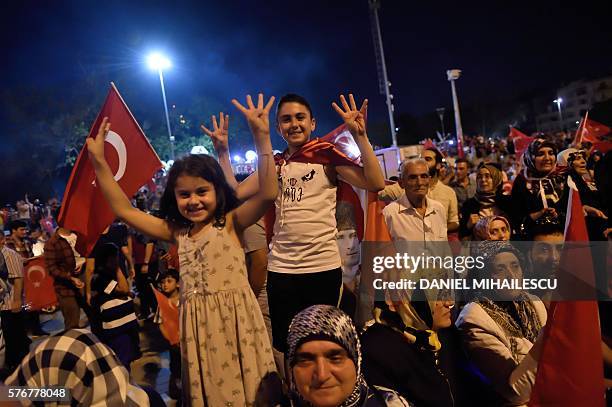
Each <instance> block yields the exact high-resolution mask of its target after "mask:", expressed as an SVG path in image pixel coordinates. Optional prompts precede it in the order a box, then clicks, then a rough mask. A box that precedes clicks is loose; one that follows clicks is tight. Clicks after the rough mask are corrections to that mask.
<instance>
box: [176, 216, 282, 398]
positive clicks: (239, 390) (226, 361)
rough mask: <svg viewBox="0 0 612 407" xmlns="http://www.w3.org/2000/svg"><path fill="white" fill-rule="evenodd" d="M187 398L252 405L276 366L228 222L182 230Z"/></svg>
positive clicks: (182, 324)
mask: <svg viewBox="0 0 612 407" xmlns="http://www.w3.org/2000/svg"><path fill="white" fill-rule="evenodd" d="M178 247H179V260H180V293H181V307H180V315H179V321H180V331H181V335H180V337H181V340H180V345H181V359H182V360H181V363H182V382H183V401H184V402H185V403H186V404H187V405H191V406H210V407H218V406H219V407H222V406H236V407H238V406H239V407H243V406H251V405H253V403H254V400H255V395H256V392H257V389H258V387H259V384H260V382H261V379H262V378H263V377H264V376H265V375H266V374H267V373H269V372H274V371H276V367H275V364H274V359H273V356H272V347H271V345H270V340H269V338H268V334H267V332H266V326H265V324H264V320H263V317H262V314H261V311H260V309H259V306H258V304H257V300H256V298H255V295H254V294H253V291H252V290H251V287H250V286H249V282H248V279H247V271H246V265H245V260H244V251H243V249H242V247H240V246H239V245H238V244H237V243H236V242H235V239H233V238H232V237H231V236H229V234H228V232H227V228H222V229H217V228H214V227H210V228H208V229H207V230H203V231H201V232H200V233H198V234H196V235H195V236H194V237H189V236H188V233H187V231H184V232H182V233H181V234H179V235H178Z"/></svg>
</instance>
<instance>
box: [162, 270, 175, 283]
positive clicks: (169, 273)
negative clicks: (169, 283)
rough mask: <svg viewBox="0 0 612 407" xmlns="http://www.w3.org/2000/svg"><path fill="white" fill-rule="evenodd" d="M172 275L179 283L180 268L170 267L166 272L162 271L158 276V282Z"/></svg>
mask: <svg viewBox="0 0 612 407" xmlns="http://www.w3.org/2000/svg"><path fill="white" fill-rule="evenodd" d="M166 277H170V278H173V279H174V280H175V281H176V282H177V283H178V282H179V272H178V270H174V269H168V270H166V271H165V272H163V273H161V274H160V275H159V277H158V278H157V282H158V283H159V282H161V281H162V280H163V279H164V278H166Z"/></svg>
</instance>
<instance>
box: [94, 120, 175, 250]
mask: <svg viewBox="0 0 612 407" xmlns="http://www.w3.org/2000/svg"><path fill="white" fill-rule="evenodd" d="M110 126H111V124H110V123H109V122H108V118H107V117H105V118H104V119H103V120H102V124H101V125H100V129H99V130H98V134H97V135H96V137H95V138H94V137H90V138H88V139H87V151H88V152H89V159H90V161H91V163H92V165H93V168H94V170H95V172H96V184H97V185H98V187H100V190H101V191H102V194H103V195H104V198H105V199H106V201H107V202H108V204H109V205H110V207H111V209H112V211H113V213H114V214H115V215H116V216H117V217H118V218H119V219H121V220H123V221H124V222H126V223H128V224H129V225H130V226H132V227H133V228H134V229H137V230H139V231H140V232H142V233H144V234H145V235H148V236H151V237H153V238H156V239H161V240H166V241H173V240H174V236H173V233H172V230H171V229H170V227H169V225H168V223H166V221H164V220H162V219H159V218H156V217H155V216H152V215H149V214H147V213H145V212H143V211H140V210H138V209H136V208H134V207H133V206H132V204H131V202H130V200H129V199H128V197H127V196H126V195H125V193H124V192H123V190H122V189H121V187H120V186H119V184H118V183H117V181H115V178H114V177H113V173H112V171H111V169H110V167H109V166H108V163H107V162H106V159H105V158H104V138H105V136H106V134H107V133H108V131H109V130H110Z"/></svg>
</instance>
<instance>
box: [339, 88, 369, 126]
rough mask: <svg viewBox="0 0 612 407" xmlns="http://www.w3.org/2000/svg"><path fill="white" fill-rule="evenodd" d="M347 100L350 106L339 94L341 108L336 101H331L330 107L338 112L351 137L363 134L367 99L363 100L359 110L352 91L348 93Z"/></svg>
mask: <svg viewBox="0 0 612 407" xmlns="http://www.w3.org/2000/svg"><path fill="white" fill-rule="evenodd" d="M349 102H350V106H349V103H347V102H346V98H345V97H344V95H340V103H342V108H340V106H338V105H337V104H336V102H334V103H332V107H333V108H334V109H335V110H336V112H338V114H339V115H340V117H342V120H344V124H346V126H347V127H348V129H349V131H350V132H351V134H352V135H353V137H357V136H363V135H365V134H366V123H365V115H366V111H367V110H368V99H365V100H364V101H363V103H362V104H361V108H360V109H359V110H357V105H356V104H355V98H354V97H353V94H352V93H349Z"/></svg>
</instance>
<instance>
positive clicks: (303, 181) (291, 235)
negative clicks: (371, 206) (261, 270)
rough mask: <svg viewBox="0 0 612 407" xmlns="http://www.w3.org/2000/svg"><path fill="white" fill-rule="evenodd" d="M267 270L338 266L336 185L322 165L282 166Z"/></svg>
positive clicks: (295, 271)
mask: <svg viewBox="0 0 612 407" xmlns="http://www.w3.org/2000/svg"><path fill="white" fill-rule="evenodd" d="M279 189H280V193H279V195H278V197H277V198H276V201H275V211H276V219H275V221H274V236H273V237H272V243H271V250H270V254H269V256H268V270H270V271H273V272H276V273H291V274H305V273H316V272H320V271H327V270H333V269H335V268H338V267H340V266H341V264H342V263H341V260H340V254H339V252H338V245H337V244H336V217H335V216H336V185H334V184H333V183H332V182H331V181H330V179H329V178H328V177H327V174H326V173H325V167H324V166H323V165H322V164H312V163H300V162H290V163H288V164H284V165H281V167H280V176H279Z"/></svg>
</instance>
